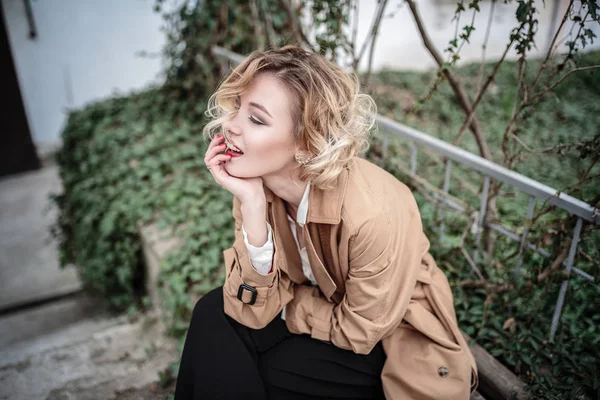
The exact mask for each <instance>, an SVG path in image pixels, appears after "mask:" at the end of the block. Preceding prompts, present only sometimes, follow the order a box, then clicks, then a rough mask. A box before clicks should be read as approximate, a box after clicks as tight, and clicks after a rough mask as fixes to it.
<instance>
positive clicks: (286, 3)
mask: <svg viewBox="0 0 600 400" xmlns="http://www.w3.org/2000/svg"><path fill="white" fill-rule="evenodd" d="M253 1H256V0H252V1H251V3H252V2H253ZM281 4H282V5H283V8H285V11H286V12H287V15H288V18H289V19H290V24H291V25H292V31H293V32H294V38H295V40H296V43H298V44H299V45H303V44H304V45H305V46H307V47H308V48H309V49H310V50H311V51H313V52H314V51H315V48H314V47H313V45H312V44H311V43H310V42H309V41H308V39H307V37H306V35H305V34H304V32H303V31H302V27H301V26H300V24H298V18H297V17H296V12H295V11H294V9H293V7H292V4H291V0H281Z"/></svg>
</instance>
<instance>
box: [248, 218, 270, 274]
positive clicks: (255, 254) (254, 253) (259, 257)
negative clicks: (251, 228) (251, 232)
mask: <svg viewBox="0 0 600 400" xmlns="http://www.w3.org/2000/svg"><path fill="white" fill-rule="evenodd" d="M266 224H267V242H266V243H265V244H264V245H262V246H261V247H256V246H253V245H251V244H250V243H249V242H248V234H247V233H246V230H245V229H244V225H242V234H243V236H244V243H245V244H246V247H247V248H248V255H249V256H250V262H251V263H252V266H253V267H254V269H255V270H256V271H257V272H258V273H260V274H261V275H268V274H269V272H270V271H271V266H272V265H273V230H272V229H271V225H269V223H268V222H266Z"/></svg>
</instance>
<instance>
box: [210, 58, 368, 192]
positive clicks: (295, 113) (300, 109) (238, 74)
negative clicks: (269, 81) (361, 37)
mask: <svg viewBox="0 0 600 400" xmlns="http://www.w3.org/2000/svg"><path fill="white" fill-rule="evenodd" d="M265 72H269V73H272V74H273V75H274V76H276V77H277V78H279V79H280V80H281V82H282V83H283V84H284V85H285V86H286V87H287V89H288V90H289V92H290V93H291V94H292V96H291V97H292V101H293V108H294V109H293V110H292V117H293V121H294V126H295V132H294V135H295V137H296V140H297V141H298V144H299V147H300V148H301V149H302V152H303V153H305V154H306V155H307V156H308V157H307V158H306V159H307V162H306V163H304V164H303V165H301V171H300V179H302V180H303V181H310V182H311V185H313V186H316V187H318V188H320V189H330V188H331V187H333V186H334V183H335V181H336V179H337V177H338V175H339V174H340V173H341V172H342V170H343V169H344V168H345V167H346V166H347V165H348V164H349V163H350V162H351V161H352V159H353V158H354V157H356V156H360V155H362V154H363V153H364V152H365V151H366V150H367V148H368V146H369V133H370V130H371V128H372V127H373V125H374V116H375V113H376V106H375V102H374V101H373V99H372V98H371V97H370V96H368V95H366V94H362V93H359V88H360V84H359V81H358V78H357V76H356V75H355V74H354V73H346V72H345V71H344V70H342V69H341V68H340V67H338V66H337V65H335V64H333V63H331V62H329V61H327V60H326V59H325V58H323V57H321V56H319V55H317V54H314V53H311V52H309V51H306V50H304V49H302V48H300V47H297V46H284V47H282V48H280V49H278V50H267V51H255V52H253V53H251V54H250V55H249V56H248V57H246V59H245V60H244V61H242V63H241V64H239V65H238V66H237V67H236V68H235V69H234V70H233V71H232V72H231V73H230V74H229V75H228V76H227V77H226V78H225V79H224V80H223V82H222V83H221V84H220V85H219V88H218V89H217V90H216V91H215V93H214V94H213V95H212V96H211V97H210V99H209V102H208V109H207V111H206V115H207V116H208V117H210V118H211V121H210V122H209V123H208V124H207V125H206V126H205V127H204V130H203V132H204V134H205V135H206V136H208V137H209V138H210V137H212V136H213V135H214V134H216V133H221V132H222V124H223V122H225V121H227V120H228V119H229V118H231V117H232V116H234V115H235V113H236V112H237V109H238V108H239V98H240V96H241V95H242V94H244V93H245V92H246V91H247V90H248V89H249V88H250V86H251V83H252V81H253V79H254V78H255V77H256V76H257V74H259V73H265Z"/></svg>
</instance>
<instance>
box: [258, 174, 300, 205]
mask: <svg viewBox="0 0 600 400" xmlns="http://www.w3.org/2000/svg"><path fill="white" fill-rule="evenodd" d="M262 179H263V182H264V184H265V186H267V187H268V188H269V189H270V190H271V191H272V192H273V194H275V195H276V196H277V197H279V198H280V199H282V200H284V201H285V202H286V203H287V204H288V205H290V206H291V207H292V209H294V210H297V209H298V206H299V205H300V201H301V200H302V195H303V194H304V190H306V185H307V183H306V182H303V181H302V180H300V177H299V174H298V170H295V171H293V172H292V173H291V174H288V173H286V174H276V175H269V176H263V177H262Z"/></svg>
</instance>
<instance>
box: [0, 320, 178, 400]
mask: <svg viewBox="0 0 600 400" xmlns="http://www.w3.org/2000/svg"><path fill="white" fill-rule="evenodd" d="M6 343H9V345H7V346H4V347H3V348H0V400H9V399H10V400H20V399H23V400H26V399H27V400H35V399H40V400H42V399H47V400H58V399H78V400H79V399H81V400H86V399H90V400H91V399H115V398H118V396H119V395H120V394H121V393H126V392H128V391H132V390H133V391H135V390H138V389H140V388H144V387H147V386H148V385H149V384H150V383H152V382H155V381H157V380H158V373H159V372H160V371H162V370H164V369H165V368H167V367H168V366H169V364H170V363H172V362H173V361H175V360H177V357H178V355H179V351H178V350H177V349H176V345H175V342H174V341H172V340H171V339H168V338H166V336H165V335H164V330H163V327H162V324H161V323H160V322H159V321H158V318H157V317H156V315H153V314H149V315H145V316H141V317H140V318H138V319H137V320H136V321H133V322H131V321H130V320H129V318H128V317H127V316H119V317H112V318H110V317H96V318H88V319H84V320H82V321H79V322H76V323H73V324H70V325H68V326H67V327H65V328H62V329H56V330H54V331H52V332H50V333H47V334H45V335H41V336H36V337H33V338H30V339H29V340H21V341H16V340H15V339H14V338H13V339H11V340H10V341H6Z"/></svg>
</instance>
